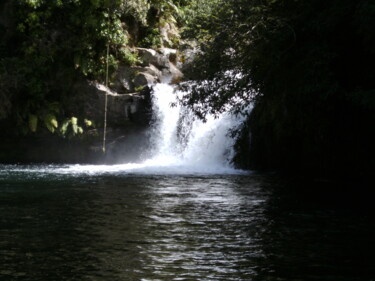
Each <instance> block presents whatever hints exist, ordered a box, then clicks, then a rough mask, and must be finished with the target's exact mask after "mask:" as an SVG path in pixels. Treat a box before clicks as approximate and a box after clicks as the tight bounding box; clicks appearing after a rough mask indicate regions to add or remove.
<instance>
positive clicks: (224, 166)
mask: <svg viewBox="0 0 375 281" xmlns="http://www.w3.org/2000/svg"><path fill="white" fill-rule="evenodd" d="M178 95H183V93H182V92H175V91H174V88H173V87H172V86H170V85H168V84H157V85H155V86H154V88H153V96H152V102H153V114H154V122H153V125H152V127H151V131H150V133H151V143H152V149H151V158H150V159H148V160H146V161H145V163H146V164H147V165H160V166H164V167H170V168H172V167H173V169H176V168H178V169H180V170H181V171H190V172H209V173H212V172H219V173H220V172H225V171H233V167H232V165H231V160H232V158H233V155H234V151H233V144H234V140H233V138H231V137H230V136H229V135H228V132H229V130H230V129H233V128H236V127H238V126H240V125H241V123H242V122H243V117H240V116H233V115H231V114H228V113H224V114H222V115H220V116H219V117H218V118H214V116H207V120H206V122H202V121H201V120H198V119H197V118H195V116H194V115H193V114H192V113H191V112H190V111H189V110H188V109H186V108H183V107H181V106H180V105H179V104H178V103H176V101H177V97H178ZM172 103H174V104H175V106H174V107H171V104H172Z"/></svg>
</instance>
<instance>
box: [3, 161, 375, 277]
mask: <svg viewBox="0 0 375 281" xmlns="http://www.w3.org/2000/svg"><path fill="white" fill-rule="evenodd" d="M59 168H61V167H57V166H38V167H35V166H30V167H25V166H0V238H1V239H0V264H1V268H0V279H1V280H223V281H224V280H225V281H229V280H348V281H349V280H373V279H372V278H373V277H374V275H373V273H374V270H373V267H372V266H373V264H372V263H373V262H374V257H373V253H374V251H373V250H374V246H373V245H372V244H371V243H372V241H373V237H374V236H372V235H373V234H374V233H373V229H374V223H373V221H372V220H370V218H368V217H366V216H364V215H363V214H361V215H352V214H351V213H350V215H349V213H348V211H347V210H342V209H339V210H336V209H335V210H333V209H331V208H327V206H326V205H325V206H321V205H317V204H315V203H311V202H310V203H309V204H300V202H298V200H295V198H293V197H288V196H285V194H283V193H280V192H276V191H275V185H276V184H275V182H274V181H273V180H271V179H270V178H269V177H267V176H261V175H255V174H247V175H244V174H237V175H186V174H185V175H163V174H149V175H140V174H135V175H134V174H133V175H132V174H126V173H121V172H119V171H117V172H115V173H99V174H87V173H78V174H75V175H74V174H66V173H58V172H56V173H53V172H52V171H53V170H54V169H57V170H58V169H59ZM37 169H39V170H40V171H41V172H39V173H38V172H35V170H37ZM46 171H49V172H46Z"/></svg>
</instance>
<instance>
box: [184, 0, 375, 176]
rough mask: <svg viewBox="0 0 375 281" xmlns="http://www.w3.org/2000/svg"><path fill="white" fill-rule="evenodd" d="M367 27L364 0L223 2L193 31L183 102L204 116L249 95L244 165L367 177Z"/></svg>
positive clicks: (374, 25)
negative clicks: (196, 41)
mask: <svg viewBox="0 0 375 281" xmlns="http://www.w3.org/2000/svg"><path fill="white" fill-rule="evenodd" d="M373 30H375V3H374V1H370V0H361V1H352V0H344V1H342V0H341V1H335V0H333V1H320V0H312V1H311V0H309V1H307V0H299V1H294V0H267V1H264V0H262V1H259V0H230V1H222V3H221V4H220V5H218V6H217V8H216V9H214V10H213V13H212V14H211V15H210V16H207V17H206V21H205V22H204V26H202V30H195V32H196V34H195V36H196V37H198V38H200V39H201V45H200V50H201V55H200V56H199V57H198V58H197V60H196V63H195V67H194V68H192V71H191V78H193V79H195V80H196V84H194V85H193V86H190V88H192V94H191V96H190V97H189V98H188V99H187V100H185V101H184V102H185V103H187V104H189V105H191V106H192V108H194V109H195V110H196V111H197V112H198V113H199V114H200V115H201V116H202V117H204V114H205V113H207V112H209V111H214V112H220V111H223V110H226V109H227V108H228V105H232V109H233V110H238V109H241V108H243V107H245V106H246V105H248V104H249V103H251V102H254V105H255V107H254V110H253V111H252V113H251V116H250V118H249V120H248V123H247V124H246V126H245V128H244V130H243V131H242V135H241V136H240V138H239V141H238V149H239V151H241V152H242V153H239V154H238V157H237V162H238V163H240V165H242V166H245V167H256V168H265V169H269V168H278V169H287V170H291V171H293V172H296V171H297V172H303V173H306V172H310V173H314V174H316V175H317V176H318V177H319V176H327V175H332V174H337V175H346V176H347V177H350V176H355V177H358V176H361V175H367V176H369V175H371V174H373V172H374V169H375V163H374V156H375V154H374V145H373V144H374V143H375V142H374V140H375V139H374V135H375V130H374V128H375V126H374V125H373V124H374V121H375V91H374V89H375V88H374V84H373V81H374V78H375V77H374V70H373V62H374V61H375V56H374V55H375V52H374V50H375V33H374V32H373ZM250 132H251V146H250V144H249V141H248V139H249V138H248V136H249V133H250Z"/></svg>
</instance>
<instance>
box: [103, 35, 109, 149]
mask: <svg viewBox="0 0 375 281" xmlns="http://www.w3.org/2000/svg"><path fill="white" fill-rule="evenodd" d="M108 69H109V39H108V43H107V60H106V71H105V86H106V87H107V88H108ZM107 109H108V92H107V91H106V92H105V99H104V128H103V153H105V150H106V138H107Z"/></svg>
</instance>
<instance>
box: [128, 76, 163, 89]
mask: <svg viewBox="0 0 375 281" xmlns="http://www.w3.org/2000/svg"><path fill="white" fill-rule="evenodd" d="M156 79H157V77H156V76H152V75H151V74H149V73H146V72H140V73H138V74H137V75H136V76H135V78H134V80H133V84H134V87H135V89H137V88H139V87H144V86H149V85H152V84H155V83H156V82H157V80H156Z"/></svg>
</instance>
